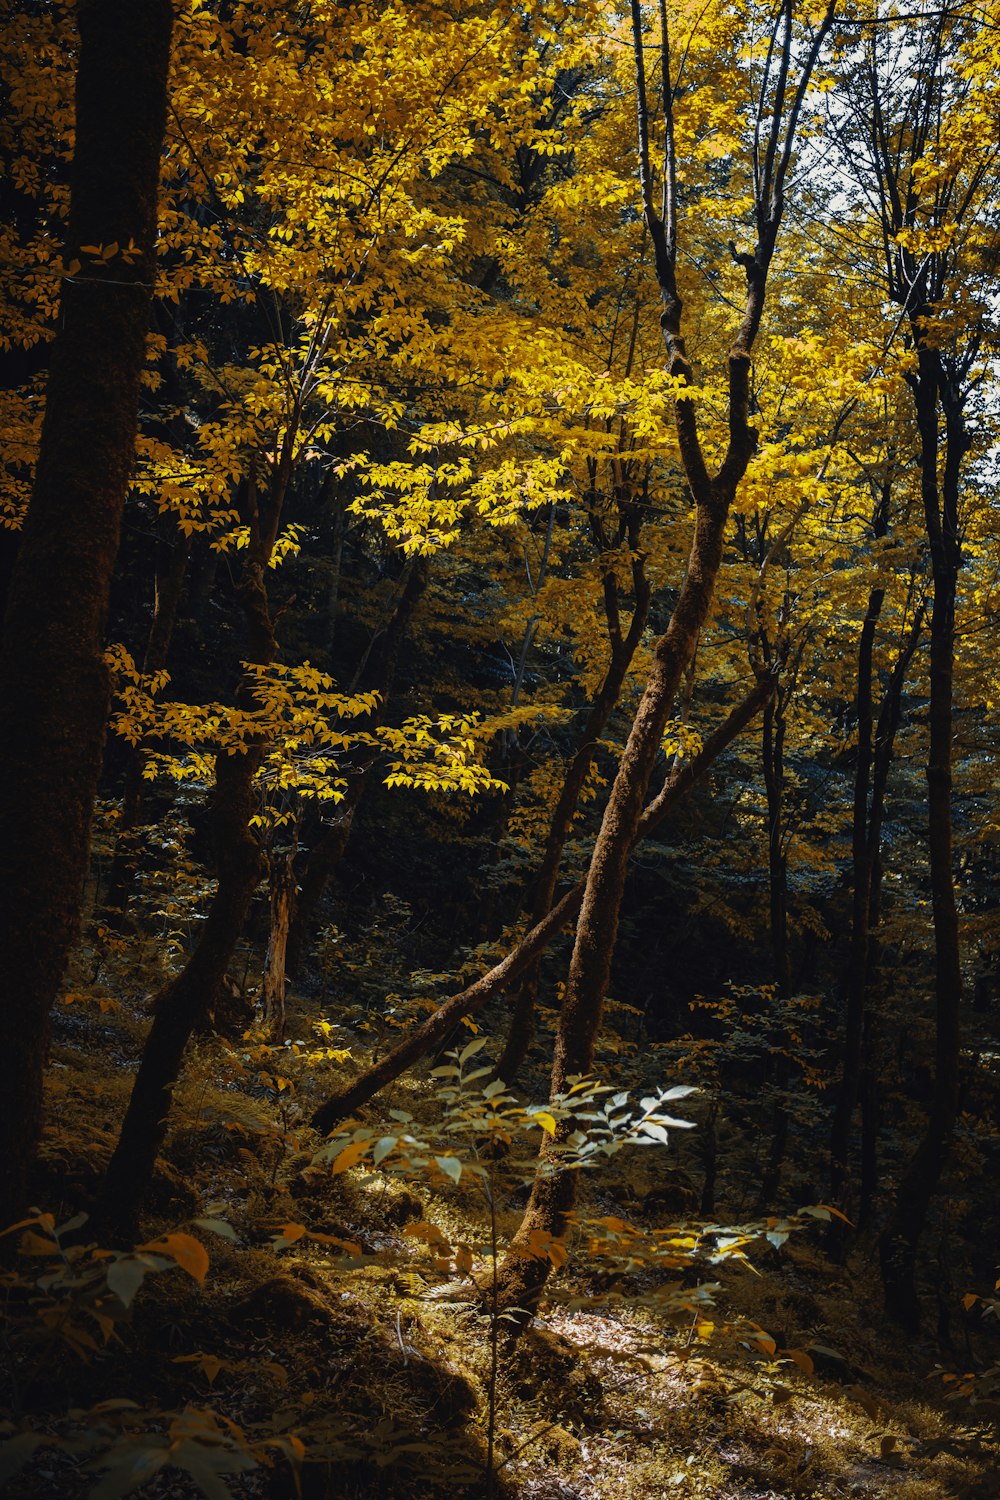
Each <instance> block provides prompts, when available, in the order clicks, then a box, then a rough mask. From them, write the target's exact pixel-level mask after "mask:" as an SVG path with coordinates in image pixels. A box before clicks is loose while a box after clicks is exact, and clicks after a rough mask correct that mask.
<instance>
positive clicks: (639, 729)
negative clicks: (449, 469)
mask: <svg viewBox="0 0 1000 1500" xmlns="http://www.w3.org/2000/svg"><path fill="white" fill-rule="evenodd" d="M630 9H631V15H632V33H633V55H634V62H635V71H636V97H637V117H638V138H639V178H640V187H641V193H642V203H643V212H644V216H645V220H646V225H647V228H648V230H649V233H650V238H651V240H652V244H653V251H654V258H655V266H656V278H657V283H658V286H659V291H660V299H661V303H662V307H663V311H662V314H661V318H660V327H661V331H662V334H663V339H664V344H665V348H666V353H667V370H668V372H669V374H670V375H671V376H672V377H673V378H674V380H675V381H676V382H677V389H678V395H677V399H676V402H675V408H674V415H675V421H676V426H677V439H678V447H679V451H680V458H681V463H682V465H683V468H684V473H685V477H686V479H687V483H688V488H689V490H690V493H691V497H692V499H693V501H694V507H695V519H694V534H693V537H692V541H691V550H690V553H689V556H688V563H687V572H686V575H685V578H684V581H683V584H682V585H681V589H680V593H679V595H678V599H677V603H676V605H675V607H674V612H673V615H672V617H671V620H670V623H669V625H668V626H667V629H666V632H665V634H664V635H663V636H662V637H661V638H660V640H659V642H658V643H657V645H656V648H655V651H654V653H653V666H652V671H651V673H650V676H649V680H648V682H647V685H646V690H645V692H644V694H643V697H642V701H641V702H640V704H639V708H638V711H637V713H636V716H635V719H634V721H633V725H632V730H631V733H630V734H629V737H628V741H627V743H626V746H625V751H624V754H623V755H622V759H621V763H620V765H619V768H618V774H617V775H616V777H615V780H614V784H613V786H612V788H611V793H610V796H609V798H608V802H607V806H606V808H605V811H604V819H603V822H602V824H601V829H600V832H599V833H598V835H597V840H596V842H595V845H594V852H593V856H592V858H591V863H590V870H589V872H588V875H587V880H586V886H585V890H584V895H583V901H582V903H581V907H580V916H579V919H578V921H577V927H576V941H575V943H574V947H573V956H572V958H571V960H570V968H569V975H568V979H567V984H566V993H565V996H564V999H563V1004H562V1008H561V1011H560V1016H559V1026H558V1030H557V1033H556V1044H555V1054H554V1057H553V1064H552V1078H551V1088H552V1093H553V1094H554V1095H555V1094H561V1093H563V1092H564V1091H565V1089H566V1087H567V1083H568V1080H569V1079H570V1078H571V1077H572V1076H574V1075H576V1074H584V1073H588V1072H589V1071H590V1069H591V1066H592V1064H593V1059H594V1048H595V1044H596V1041H597V1036H598V1034H599V1031H600V1026H601V1019H602V1012H603V1004H604V996H605V992H606V990H607V984H608V978H609V975H610V971H611V960H612V955H613V951H614V945H615V938H616V935H617V930H618V917H619V912H620V910H621V902H622V896H623V893H624V888H625V874H626V869H627V864H628V856H629V852H630V850H631V848H632V845H633V843H634V841H635V837H636V834H637V831H638V828H639V822H640V818H641V814H642V802H643V798H644V796H645V792H646V788H647V786H648V784H649V780H650V777H651V775H652V771H653V767H654V765H655V763H656V757H657V755H658V753H659V750H660V746H661V744H662V739H663V731H664V728H665V726H666V722H667V719H668V717H669V714H670V709H671V706H672V703H673V699H674V695H675V693H676V691H677V688H678V686H679V685H680V682H681V680H682V678H683V675H684V672H685V670H686V668H687V665H688V663H689V661H690V660H691V657H692V655H693V653H694V650H695V646H696V644H697V641H698V637H699V634H700V632H701V630H702V627H703V626H704V624H705V621H706V619H707V617H708V612H709V609H710V607H711V603H712V597H713V594H714V591H715V581H716V576H717V574H718V570H719V567H720V564H721V562H722V547H723V540H724V536H725V530H726V523H727V520H728V517H729V511H730V508H731V505H732V502H733V499H734V498H735V494H736V489H737V486H738V485H739V483H740V480H741V479H742V478H743V475H744V474H745V473H746V470H747V467H748V465H749V463H750V460H751V458H752V456H753V454H754V452H755V451H756V446H757V434H756V432H755V431H754V429H753V428H752V427H751V426H750V367H751V351H752V349H753V344H754V340H755V338H756V335H757V331H758V329H759V327H760V322H761V318H762V316H763V312H764V299H765V289H766V285H767V274H768V269H769V267H770V263H771V258H772V256H773V253H774V245H775V240H776V237H777V233H778V228H779V226H780V223H781V217H782V211H783V207H784V180H785V176H786V174H787V170H788V166H789V163H790V160H791V150H792V142H793V140H794V136H795V129H796V124H797V120H798V115H799V111H800V110H801V106H802V102H803V100H804V97H805V91H806V88H807V87H808V80H809V76H810V74H811V71H812V67H813V66H814V64H815V60H816V57H817V56H818V53H819V48H820V46H821V45H822V42H823V39H824V37H825V35H826V32H827V31H828V30H829V27H830V25H831V24H832V20H833V7H832V5H831V6H830V8H829V9H828V11H827V13H826V16H825V18H824V20H823V22H822V23H821V25H820V26H819V27H818V28H817V30H816V32H815V33H814V36H813V41H812V43H811V45H810V48H809V53H808V56H807V58H806V59H805V64H804V68H803V72H802V75H801V77H800V79H799V82H798V85H797V87H796V88H795V89H794V99H793V100H792V101H791V102H790V105H789V110H788V126H787V130H786V129H785V118H784V117H785V105H786V96H787V93H788V79H789V69H790V66H791V60H792V12H791V5H790V0H788V3H787V4H786V5H785V7H784V8H783V11H782V14H781V16H780V17H779V18H778V19H777V20H776V22H775V25H774V32H773V37H774V43H775V49H776V55H777V69H778V71H777V74H776V77H775V81H774V88H773V99H772V106H773V107H772V112H771V117H770V123H769V126H768V129H767V136H768V140H767V146H766V150H765V152H764V155H763V157H762V158H761V156H759V155H758V156H756V157H755V162H754V165H755V174H754V176H755V182H756V187H757V194H756V203H755V208H756V220H757V243H756V246H755V249H754V252H753V254H749V253H740V252H738V251H736V250H735V248H734V251H733V253H734V257H735V259H736V261H737V263H738V264H739V265H740V266H741V267H742V268H743V270H744V272H745V274H746V302H745V305H744V312H743V318H742V321H741V324H740V328H739V330H738V333H737V336H736V339H735V341H734V343H733V346H732V348H731V349H730V351H729V400H728V418H729V434H728V444H727V448H726V454H725V458H724V459H723V461H722V464H721V465H720V467H719V469H718V471H717V472H716V473H715V474H714V475H710V474H709V471H708V468H707V466H706V463H705V456H704V452H703V449H702V445H701V438H700V434H699V428H698V418H697V415H696V411H695V406H694V402H693V400H692V398H691V397H690V396H689V395H687V394H686V390H687V388H688V387H689V386H690V385H692V384H693V380H692V369H691V365H690V362H689V360H688V356H687V350H686V347H685V342H684V337H683V334H682V303H681V299H680V296H679V294H678V289H677V279H676V263H677V222H678V215H677V193H676V187H677V183H676V159H675V156H674V131H673V113H672V111H673V100H672V95H671V91H670V77H671V64H670V44H669V34H668V12H667V3H666V0H660V5H659V7H658V9H659V21H660V34H661V35H660V68H661V76H662V79H663V91H662V102H663V115H664V128H665V136H666V141H665V156H664V167H663V192H662V214H661V212H659V211H658V210H657V207H656V205H655V202H654V195H653V178H652V174H651V171H650V154H649V124H648V104H647V96H646V75H645V60H644V48H645V43H644V40H643V32H642V8H641V5H640V3H639V0H631V7H630ZM783 132H784V136H783ZM555 1144H556V1145H558V1141H557V1142H556V1143H555ZM548 1150H549V1148H548V1146H546V1148H544V1152H543V1159H542V1160H541V1161H540V1163H539V1169H538V1171H537V1173H536V1175H535V1180H534V1184H533V1186H532V1190H531V1197H530V1198H529V1200H528V1205H527V1208H526V1210H525V1214H524V1218H523V1220H522V1223H521V1226H520V1228H519V1229H518V1231H517V1234H516V1235H515V1236H514V1239H513V1241H512V1243H511V1246H510V1250H509V1251H508V1254H507V1257H506V1259H505V1261H504V1264H503V1266H502V1267H501V1270H500V1275H499V1282H500V1289H499V1296H500V1303H501V1305H502V1306H503V1307H504V1308H505V1309H508V1310H511V1309H515V1308H516V1309H517V1310H518V1311H517V1314H516V1320H517V1323H518V1324H519V1325H520V1326H523V1324H524V1321H525V1320H526V1319H527V1318H528V1317H529V1316H530V1315H531V1313H532V1312H533V1310H534V1307H535V1306H536V1304H537V1301H538V1298H539V1296H540V1294H541V1291H542V1289H543V1288H544V1286H545V1282H546V1280H547V1279H548V1274H549V1270H550V1269H551V1267H550V1263H549V1262H548V1261H547V1260H542V1259H540V1258H539V1257H538V1256H537V1254H536V1253H535V1251H534V1246H535V1244H536V1243H537V1236H538V1234H539V1233H541V1234H542V1235H545V1236H548V1237H551V1238H553V1239H558V1238H560V1237H561V1236H562V1235H563V1234H564V1232H565V1228H566V1223H567V1216H568V1214H569V1213H570V1212H571V1211H572V1209H573V1205H574V1203H575V1198H576V1182H577V1176H578V1174H577V1173H576V1172H572V1171H564V1172H557V1173H554V1174H553V1173H550V1172H548V1171H547V1170H546V1167H547V1165H548V1163H547V1161H546V1160H545V1159H544V1158H545V1157H546V1156H547V1155H548Z"/></svg>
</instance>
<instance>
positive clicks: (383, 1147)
mask: <svg viewBox="0 0 1000 1500" xmlns="http://www.w3.org/2000/svg"><path fill="white" fill-rule="evenodd" d="M398 1140H399V1137H398V1136H395V1135H383V1136H382V1137H381V1138H380V1140H379V1141H378V1143H377V1144H376V1146H375V1150H374V1151H373V1152H372V1162H373V1164H374V1165H375V1166H376V1167H377V1166H378V1164H379V1162H380V1161H385V1159H386V1157H387V1156H388V1155H389V1152H390V1151H392V1150H394V1149H395V1147H396V1143H397V1141H398Z"/></svg>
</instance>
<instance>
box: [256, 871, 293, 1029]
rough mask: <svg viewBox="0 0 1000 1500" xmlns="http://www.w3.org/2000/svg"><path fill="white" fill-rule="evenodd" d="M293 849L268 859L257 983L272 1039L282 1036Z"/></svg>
mask: <svg viewBox="0 0 1000 1500" xmlns="http://www.w3.org/2000/svg"><path fill="white" fill-rule="evenodd" d="M294 860H295V851H294V849H282V850H281V851H280V852H278V853H274V854H272V855H271V857H270V859H269V860H268V889H269V907H270V915H271V921H270V927H269V930H268V939H267V955H266V957H265V959H264V974H263V978H262V980H261V986H260V998H261V1008H262V1010H263V1014H264V1025H265V1026H266V1027H267V1029H268V1031H269V1032H270V1035H271V1038H272V1040H273V1041H275V1042H281V1041H283V1040H284V1036H285V950H286V947H287V945H288V928H289V924H290V922H291V917H292V912H293V910H294V906H295V868H294Z"/></svg>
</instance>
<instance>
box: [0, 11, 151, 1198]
mask: <svg viewBox="0 0 1000 1500" xmlns="http://www.w3.org/2000/svg"><path fill="white" fill-rule="evenodd" d="M172 19H173V14H172V6H171V4H170V0H135V3H132V0H80V3H79V4H78V6H77V21H78V26H79V56H78V63H77V71H76V115H75V127H74V128H75V142H74V150H73V163H72V170H71V191H70V208H69V222H68V226H67V233H66V244H65V249H64V253H63V272H64V276H63V282H62V292H61V299H60V312H59V322H58V327H57V331H56V335H55V338H54V341H53V344H52V353H51V364H50V373H49V379H48V385H47V391H46V403H45V418H44V423H43V427H42V432H41V440H40V446H39V452H38V460H37V468H36V474H35V481H34V486H33V490H32V494H31V501H30V504H29V507H28V514H27V517H26V520H25V523H24V528H23V535H22V539H21V546H20V552H19V555H18V559H17V564H16V567H15V570H14V575H13V578H12V581H11V586H10V593H9V597H8V602H7V613H6V617H5V622H4V629H3V643H2V654H0V684H2V690H3V703H2V707H0V774H2V792H0V828H2V831H3V852H2V855H0V893H2V908H3V915H2V917H0V922H2V924H3V944H4V953H5V964H4V970H3V978H2V980H0V985H2V991H3V993H2V994H0V1040H2V1044H3V1058H4V1069H5V1075H4V1087H3V1095H4V1101H3V1107H2V1116H0V1119H2V1136H0V1160H2V1165H0V1218H3V1220H4V1222H9V1220H10V1219H11V1218H12V1217H13V1216H14V1214H15V1213H16V1211H17V1209H18V1208H19V1207H20V1206H21V1204H22V1200H23V1196H24V1192H25V1186H26V1177H27V1172H28V1169H29V1166H30V1162H31V1157H32V1152H33V1150H34V1147H35V1144H36V1142H37V1140H38V1136H39V1132H40V1129H41V1123H42V1070H43V1067H44V1062H45V1056H46V1050H47V1037H48V1021H49V1012H50V1009H51V1006H52V1003H53V1001H54V999H55V996H56V992H57V988H58V985H59V982H60V980H61V978H62V973H63V968H64V966H65V963H66V958H67V955H68V952H69V949H70V946H71V944H72V942H73V940H74V938H75V936H76V932H77V925H78V921H79V915H80V904H81V899H82V891H83V882H84V878H85V876H86V873H87V858H88V853H89V837H90V821H91V814H92V809H93V802H94V794H95V790H96V787H97V779H98V774H99V771H100V760H101V748H102V744H103V739H104V726H105V719H106V715H107V706H108V678H107V672H106V669H105V666H104V662H103V649H104V640H103V632H104V625H105V617H106V613H107V608H108V594H109V587H110V581H111V573H112V569H113V567H114V563H115V557H116V554H117V549H118V534H119V526H120V522H121V515H122V508H123V506H124V503H125V496H126V492H127V489H128V486H129V482H130V479H131V474H132V464H133V457H134V447H135V434H136V421H137V409H138V400H139V383H140V376H141V372H142V368H143V364H144V361H145V341H146V333H147V330H148V324H149V306H150V300H151V296H152V284H153V267H154V244H155V239H156V195H157V183H158V179H159V168H160V152H161V147H162V141H163V129H164V121H165V116H166V98H167V67H168V61H169V56H170V38H171V29H172Z"/></svg>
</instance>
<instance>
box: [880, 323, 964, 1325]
mask: <svg viewBox="0 0 1000 1500" xmlns="http://www.w3.org/2000/svg"><path fill="white" fill-rule="evenodd" d="M920 336H922V335H920ZM912 383H913V391H914V398H915V403H916V408H917V424H918V426H919V429H920V487H921V494H922V497H923V501H924V517H925V524H926V527H927V536H928V540H929V542H930V549H931V574H932V579H933V591H934V593H933V606H932V609H931V623H930V638H931V663H930V745H929V749H928V756H927V804H928V850H929V855H930V867H931V904H932V908H933V917H934V961H935V1001H936V1005H935V1019H936V1041H935V1066H934V1092H933V1095H932V1097H931V1105H930V1113H929V1117H928V1121H927V1128H926V1132H925V1134H924V1138H923V1140H922V1141H921V1144H920V1146H919V1147H918V1148H917V1151H916V1153H915V1154H914V1156H913V1158H912V1160H911V1162H910V1164H909V1166H908V1167H907V1169H906V1171H905V1172H904V1174H903V1178H902V1181H901V1182H900V1184H899V1187H898V1188H897V1191H896V1204H895V1208H894V1210H893V1213H892V1216H891V1218H890V1220H889V1223H888V1224H887V1225H886V1227H885V1230H884V1231H883V1234H882V1238H881V1240H880V1242H879V1260H880V1264H881V1269H882V1285H883V1289H884V1292H885V1304H886V1311H887V1312H888V1314H889V1316H890V1317H891V1318H892V1319H893V1320H894V1321H895V1322H898V1323H900V1324H901V1325H903V1326H904V1327H906V1328H909V1329H916V1328H917V1327H918V1326H919V1321H920V1307H919V1302H918V1299H917V1292H916V1261H917V1250H918V1246H919V1242H920V1236H921V1234H922V1231H923V1227H924V1224H925V1222H926V1218H927V1211H928V1209H929V1207H930V1202H931V1198H932V1197H933V1195H934V1192H935V1190H936V1188H937V1185H938V1182H939V1181H940V1178H941V1173H942V1171H943V1169H944V1164H945V1161H946V1159H947V1155H948V1150H949V1147H950V1144H951V1137H952V1133H953V1131H954V1127H955V1120H956V1116H957V1107H958V1059H959V1015H960V1007H961V998H962V967H961V955H960V952H959V940H958V911H957V908H956V904H955V879H954V870H953V865H952V818H951V754H952V750H951V742H952V698H953V669H954V650H955V596H956V591H957V585H958V569H959V565H960V560H961V556H960V544H959V530H958V494H959V475H960V467H961V463H962V459H963V457H964V455H965V453H966V452H967V451H968V447H969V439H968V435H967V433H966V430H965V422H964V416H963V411H962V401H961V398H960V397H959V396H958V395H957V394H956V393H955V392H954V391H952V390H951V389H950V387H949V383H948V381H947V380H946V377H945V373H944V370H943V366H942V361H941V355H940V352H939V351H938V350H937V349H933V348H926V347H920V348H919V352H918V368H917V373H916V374H915V375H914V376H913V377H912ZM939 396H940V398H941V403H942V405H943V407H944V418H945V454H944V464H943V468H942V473H941V476H940V480H939V477H938V446H939V439H938V398H939Z"/></svg>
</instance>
